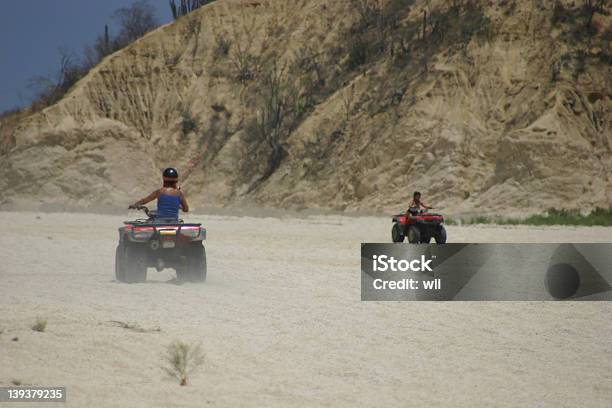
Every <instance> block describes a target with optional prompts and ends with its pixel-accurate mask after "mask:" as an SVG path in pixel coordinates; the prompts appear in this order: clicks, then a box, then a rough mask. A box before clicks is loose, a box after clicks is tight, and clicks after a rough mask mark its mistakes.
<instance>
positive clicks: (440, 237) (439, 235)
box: [434, 225, 446, 244]
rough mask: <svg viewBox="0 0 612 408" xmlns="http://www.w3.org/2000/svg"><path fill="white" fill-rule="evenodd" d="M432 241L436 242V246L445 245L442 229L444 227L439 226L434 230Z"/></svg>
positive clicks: (443, 230)
mask: <svg viewBox="0 0 612 408" xmlns="http://www.w3.org/2000/svg"><path fill="white" fill-rule="evenodd" d="M434 239H435V240H436V244H446V229H445V228H444V225H440V227H439V228H438V229H437V230H436V234H435V235H434Z"/></svg>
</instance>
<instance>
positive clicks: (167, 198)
mask: <svg viewBox="0 0 612 408" xmlns="http://www.w3.org/2000/svg"><path fill="white" fill-rule="evenodd" d="M179 208H181V196H174V195H169V194H160V195H159V197H158V198H157V217H158V218H177V219H178V214H179Z"/></svg>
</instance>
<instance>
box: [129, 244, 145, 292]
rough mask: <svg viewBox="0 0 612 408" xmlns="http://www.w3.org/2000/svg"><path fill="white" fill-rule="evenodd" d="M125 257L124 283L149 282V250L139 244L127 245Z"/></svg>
mask: <svg viewBox="0 0 612 408" xmlns="http://www.w3.org/2000/svg"><path fill="white" fill-rule="evenodd" d="M124 256H125V258H124V265H125V272H124V277H125V280H124V282H127V283H141V282H145V281H146V280H147V249H146V248H144V247H143V246H142V245H138V244H132V245H127V246H126V247H125V255H124Z"/></svg>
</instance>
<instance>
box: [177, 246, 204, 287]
mask: <svg viewBox="0 0 612 408" xmlns="http://www.w3.org/2000/svg"><path fill="white" fill-rule="evenodd" d="M185 255H186V258H187V259H185V265H183V266H181V267H180V268H177V270H176V277H177V278H178V280H180V281H183V282H206V249H204V245H202V242H194V243H192V244H191V245H190V246H189V248H188V249H187V250H186V251H185Z"/></svg>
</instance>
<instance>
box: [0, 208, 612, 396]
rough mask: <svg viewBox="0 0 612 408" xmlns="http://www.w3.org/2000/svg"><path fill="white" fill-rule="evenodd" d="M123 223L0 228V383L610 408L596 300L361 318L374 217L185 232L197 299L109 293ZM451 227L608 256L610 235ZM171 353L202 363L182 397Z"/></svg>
mask: <svg viewBox="0 0 612 408" xmlns="http://www.w3.org/2000/svg"><path fill="white" fill-rule="evenodd" d="M124 218H128V217H127V216H126V217H117V216H102V215H87V214H36V213H0V225H2V234H1V235H0V248H1V250H0V329H3V333H2V334H1V335H0V385H2V386H5V385H9V384H10V383H11V381H13V380H19V381H22V382H23V383H24V384H32V385H48V386H51V385H54V386H66V387H67V396H68V401H67V403H66V406H71V407H85V406H89V407H110V406H114V407H115V406H118V407H152V406H155V407H174V406H176V407H179V406H180V407H202V406H220V407H228V406H254V407H261V406H277V407H293V406H296V407H297V406H334V407H337V406H347V407H349V406H350V407H353V406H363V407H379V406H402V407H412V406H415V407H416V406H419V407H423V406H462V407H473V406H498V407H499V406H507V407H516V406H538V407H561V406H567V407H576V406H583V407H607V406H610V405H609V404H610V401H611V400H612V386H611V385H610V384H612V374H611V373H612V360H610V358H609V356H610V353H612V324H611V322H610V315H611V312H612V306H611V305H610V303H608V302H570V303H554V302H521V303H516V302H506V303H492V302H491V303H489V302H479V303H461V302H458V303H412V302H397V303H394V302H386V303H377V302H361V301H360V300H359V299H360V288H359V282H360V279H359V262H360V259H359V243H360V242H364V241H370V242H386V241H388V240H389V227H390V222H389V220H387V219H384V218H374V217H370V218H368V217H362V218H350V217H341V216H317V217H309V218H303V219H294V218H289V217H280V218H258V217H228V216H219V215H217V216H193V217H190V220H198V221H202V222H204V223H205V224H206V225H207V227H208V228H209V241H208V243H207V251H208V261H209V279H208V282H207V283H206V284H203V285H199V284H184V285H177V284H175V282H174V280H173V277H174V274H173V272H171V271H164V272H162V273H157V272H150V277H149V282H147V283H146V284H136V285H127V284H121V283H118V282H115V281H114V275H113V257H114V249H115V243H116V239H117V236H116V235H117V233H116V227H117V226H118V225H120V223H121V221H122V220H123V219H124ZM448 229H449V240H451V241H453V242H468V241H470V242H472V241H478V242H492V241H494V242H567V241H573V242H611V241H612V229H611V228H554V227H550V228H529V227H508V228H500V227H491V226H489V227H452V226H451V227H449V228H448ZM37 316H41V317H44V318H46V319H47V320H48V326H47V329H46V331H45V332H43V333H38V332H34V331H32V330H31V329H30V325H31V324H32V323H33V322H34V321H35V319H36V317H37ZM116 321H120V322H126V323H133V324H137V325H138V326H139V327H140V328H142V329H144V330H142V331H138V330H130V329H126V328H122V327H120V326H119V325H118V324H116V323H115V322H116ZM157 328H159V331H158V330H157ZM14 337H18V339H19V340H18V341H12V339H13V338H14ZM175 339H181V340H184V341H188V342H201V344H202V348H203V350H204V351H205V353H206V362H205V364H204V366H203V368H202V370H201V371H199V372H197V373H196V374H194V375H193V376H192V378H190V384H189V386H187V387H180V386H178V385H177V383H176V381H173V380H171V379H169V378H167V377H166V375H165V374H164V372H163V370H162V369H161V368H160V367H161V366H162V365H163V361H162V354H163V353H164V351H165V348H166V346H167V345H168V344H169V343H170V342H172V341H173V340H175ZM7 406H10V405H8V404H7ZM16 406H19V407H23V406H25V405H24V404H17V405H16Z"/></svg>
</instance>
